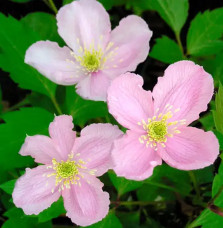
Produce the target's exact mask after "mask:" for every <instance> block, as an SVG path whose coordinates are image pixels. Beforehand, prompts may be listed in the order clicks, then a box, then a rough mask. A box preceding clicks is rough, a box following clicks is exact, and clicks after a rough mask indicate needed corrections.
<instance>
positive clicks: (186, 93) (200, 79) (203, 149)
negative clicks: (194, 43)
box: [108, 61, 219, 180]
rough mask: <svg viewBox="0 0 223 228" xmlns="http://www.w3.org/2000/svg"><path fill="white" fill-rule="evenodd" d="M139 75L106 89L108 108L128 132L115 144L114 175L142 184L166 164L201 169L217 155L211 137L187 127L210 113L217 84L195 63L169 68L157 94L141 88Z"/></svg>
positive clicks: (185, 63)
mask: <svg viewBox="0 0 223 228" xmlns="http://www.w3.org/2000/svg"><path fill="white" fill-rule="evenodd" d="M142 85H143V79H142V77H140V76H139V75H135V74H131V73H126V74H123V75H121V76H120V77H118V78H117V79H115V80H114V81H113V82H112V84H111V86H110V88H109V89H108V106H109V111H110V113H111V114H112V115H113V116H114V117H115V118H116V120H117V121H118V122H119V123H120V124H122V125H123V126H124V127H126V128H128V129H129V130H128V131H127V133H126V134H125V136H123V137H122V138H120V139H118V140H117V141H116V142H115V144H114V150H113V152H112V155H113V158H114V162H115V168H114V170H115V172H116V173H117V175H119V176H124V177H126V178H128V179H134V180H143V179H146V178H148V177H149V176H150V175H152V173H153V169H154V167H155V166H157V165H161V164H162V160H164V161H165V162H166V163H167V164H169V165H170V166H172V167H175V168H177V169H182V170H193V169H200V168H203V167H205V166H209V165H210V164H212V163H213V162H214V161H215V159H216V158H217V156H218V153H219V144H218V140H217V138H216V137H215V135H214V134H213V133H212V132H210V131H209V132H204V131H203V130H201V129H197V128H195V127H190V126H188V125H189V124H190V123H192V122H193V121H194V120H197V119H198V118H199V113H200V112H203V111H205V110H206V109H207V104H208V103H209V101H210V100H211V97H212V95H213V79H212V77H211V75H209V74H208V73H206V72H205V71H204V70H203V68H202V67H200V66H199V65H195V64H194V63H193V62H191V61H180V62H177V63H174V64H172V65H170V66H169V67H168V68H167V69H166V71H165V73H164V76H163V77H159V78H158V83H157V84H156V86H155V87H154V89H153V92H150V91H145V90H144V89H143V88H142Z"/></svg>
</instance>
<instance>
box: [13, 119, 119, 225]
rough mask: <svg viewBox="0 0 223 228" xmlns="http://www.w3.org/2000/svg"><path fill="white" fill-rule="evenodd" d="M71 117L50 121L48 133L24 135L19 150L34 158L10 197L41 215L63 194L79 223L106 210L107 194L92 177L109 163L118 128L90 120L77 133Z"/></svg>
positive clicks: (91, 220)
mask: <svg viewBox="0 0 223 228" xmlns="http://www.w3.org/2000/svg"><path fill="white" fill-rule="evenodd" d="M72 129H73V123H72V117H71V116H66V115H62V116H58V117H55V119H54V121H53V122H52V123H51V124H50V127H49V133H50V137H51V138H50V137H47V136H43V135H35V136H27V137H26V140H25V143H24V144H23V146H22V148H21V150H20V154H21V155H23V156H26V155H31V156H32V157H34V158H35V161H36V162H37V163H42V164H44V165H40V166H38V167H36V168H34V169H26V173H25V175H23V176H22V177H20V178H19V179H18V181H17V182H16V186H15V189H14V192H13V195H12V197H13V201H14V203H15V205H16V206H17V207H20V208H22V209H23V211H24V212H25V214H27V215H30V214H39V213H40V212H41V211H43V210H44V209H46V208H48V207H49V206H50V205H51V204H52V203H53V202H55V201H57V200H58V199H59V197H60V196H61V195H62V197H63V199H64V207H65V209H66V210H67V216H68V217H70V218H71V220H72V221H73V222H74V223H76V224H78V225H81V226H87V225H90V224H92V223H96V222H98V221H100V220H101V219H102V218H104V217H105V216H106V214H107V213H108V210H109V195H108V193H107V192H103V190H102V187H103V184H102V183H101V182H100V180H99V179H97V178H96V176H100V175H102V174H104V173H105V172H106V171H107V170H108V169H109V168H112V161H111V156H110V152H111V149H112V145H113V141H114V140H115V139H116V138H117V137H119V136H120V135H121V134H122V133H121V131H120V130H119V129H118V127H117V126H112V125H111V124H92V125H89V126H87V127H85V128H84V129H83V130H82V131H81V136H80V137H79V138H76V132H75V131H73V130H72Z"/></svg>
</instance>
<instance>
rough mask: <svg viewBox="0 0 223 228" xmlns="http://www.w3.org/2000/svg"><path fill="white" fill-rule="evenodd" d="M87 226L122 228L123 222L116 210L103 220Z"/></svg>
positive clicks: (93, 227) (90, 227)
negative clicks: (117, 215)
mask: <svg viewBox="0 0 223 228" xmlns="http://www.w3.org/2000/svg"><path fill="white" fill-rule="evenodd" d="M87 228H122V224H121V222H120V221H119V219H118V218H117V217H116V215H115V212H114V211H110V212H109V213H108V215H107V216H106V217H105V218H104V219H103V220H102V221H100V222H98V223H95V224H93V225H91V226H88V227H87Z"/></svg>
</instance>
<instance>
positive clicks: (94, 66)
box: [66, 36, 123, 77]
mask: <svg viewBox="0 0 223 228" xmlns="http://www.w3.org/2000/svg"><path fill="white" fill-rule="evenodd" d="M76 41H77V44H78V46H79V48H78V49H77V50H76V51H75V52H73V51H71V52H70V55H71V56H72V57H73V58H74V59H75V60H76V62H77V63H79V64H76V63H75V62H74V61H73V60H72V59H66V61H67V62H69V63H72V64H74V65H75V68H76V71H75V73H76V75H75V76H71V77H78V75H79V73H80V71H81V72H82V73H84V74H85V75H89V73H92V72H97V71H99V70H103V69H107V68H117V67H118V66H117V65H115V64H114V61H115V58H114V56H115V55H116V54H117V49H118V47H115V48H113V49H112V50H111V48H112V47H113V45H114V43H113V42H109V43H108V44H107V45H106V48H105V47H103V45H102V43H104V42H105V41H103V36H100V38H99V41H98V44H97V45H96V44H95V43H94V40H92V42H91V43H90V45H89V46H88V47H86V45H85V44H84V45H83V44H80V40H79V39H78V38H77V40H76ZM106 42H107V41H106ZM107 61H108V62H107ZM122 61H123V59H119V62H120V63H121V62H122ZM106 62H107V63H106ZM105 63H106V64H107V65H106V66H105Z"/></svg>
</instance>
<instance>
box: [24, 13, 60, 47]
mask: <svg viewBox="0 0 223 228" xmlns="http://www.w3.org/2000/svg"><path fill="white" fill-rule="evenodd" d="M21 22H22V23H23V24H24V25H25V26H27V27H28V28H30V30H32V31H34V32H36V33H37V34H39V35H40V37H41V39H43V40H50V41H55V42H57V43H60V44H62V45H64V42H63V40H62V39H61V38H60V36H59V34H58V32H57V21H56V18H55V16H54V15H52V14H49V13H43V12H35V13H30V14H28V15H26V16H25V17H23V18H22V19H21Z"/></svg>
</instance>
